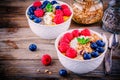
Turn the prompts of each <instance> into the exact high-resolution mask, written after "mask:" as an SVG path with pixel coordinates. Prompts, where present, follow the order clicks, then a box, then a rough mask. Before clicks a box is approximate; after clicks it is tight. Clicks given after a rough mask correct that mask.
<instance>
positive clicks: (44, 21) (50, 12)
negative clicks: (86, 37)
mask: <svg viewBox="0 0 120 80" xmlns="http://www.w3.org/2000/svg"><path fill="white" fill-rule="evenodd" d="M72 16H73V11H72V8H71V7H70V6H69V5H68V4H67V3H64V2H62V1H55V0H43V1H36V2H34V3H33V4H31V5H30V6H29V7H28V8H27V10H26V17H27V20H28V24H29V26H30V28H31V30H32V31H33V32H34V33H35V34H36V35H38V36H40V37H41V38H43V39H55V38H56V37H57V36H58V35H59V34H60V33H62V32H64V31H66V30H67V29H68V28H69V26H70V23H71V18H72Z"/></svg>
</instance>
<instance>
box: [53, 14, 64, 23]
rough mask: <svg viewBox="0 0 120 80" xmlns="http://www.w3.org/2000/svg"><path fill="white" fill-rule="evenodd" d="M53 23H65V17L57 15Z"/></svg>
mask: <svg viewBox="0 0 120 80" xmlns="http://www.w3.org/2000/svg"><path fill="white" fill-rule="evenodd" d="M53 22H55V23H56V24H60V23H62V22H64V19H63V16H62V15H60V14H57V15H55V17H54V19H53Z"/></svg>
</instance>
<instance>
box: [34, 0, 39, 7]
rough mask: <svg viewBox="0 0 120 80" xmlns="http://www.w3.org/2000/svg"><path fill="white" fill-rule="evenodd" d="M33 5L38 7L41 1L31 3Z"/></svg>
mask: <svg viewBox="0 0 120 80" xmlns="http://www.w3.org/2000/svg"><path fill="white" fill-rule="evenodd" d="M33 6H34V7H40V6H41V2H40V1H36V2H34V3H33Z"/></svg>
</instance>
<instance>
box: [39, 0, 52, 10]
mask: <svg viewBox="0 0 120 80" xmlns="http://www.w3.org/2000/svg"><path fill="white" fill-rule="evenodd" d="M48 3H50V2H49V1H47V0H46V1H44V2H43V4H42V6H40V8H42V9H44V8H45V7H46V5H47V4H48Z"/></svg>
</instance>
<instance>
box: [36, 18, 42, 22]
mask: <svg viewBox="0 0 120 80" xmlns="http://www.w3.org/2000/svg"><path fill="white" fill-rule="evenodd" d="M41 21H42V19H41V18H35V19H34V22H35V23H40V22H41Z"/></svg>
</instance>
